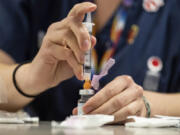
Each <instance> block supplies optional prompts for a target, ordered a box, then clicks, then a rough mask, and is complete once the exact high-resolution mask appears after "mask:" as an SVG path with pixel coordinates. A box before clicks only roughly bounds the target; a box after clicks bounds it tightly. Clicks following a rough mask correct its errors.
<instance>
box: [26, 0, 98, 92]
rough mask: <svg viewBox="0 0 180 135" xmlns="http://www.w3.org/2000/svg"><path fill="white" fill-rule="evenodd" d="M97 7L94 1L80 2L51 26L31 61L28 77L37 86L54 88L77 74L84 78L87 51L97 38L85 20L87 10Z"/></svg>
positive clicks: (42, 88)
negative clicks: (87, 27) (92, 34)
mask: <svg viewBox="0 0 180 135" xmlns="http://www.w3.org/2000/svg"><path fill="white" fill-rule="evenodd" d="M94 10H96V5H95V4H93V3H90V2H84V3H80V4H77V5H75V6H74V7H73V8H72V10H71V11H70V12H69V14H68V16H67V17H66V18H65V19H64V20H62V21H60V22H56V23H53V24H52V25H51V26H50V27H49V28H48V31H47V33H46V35H45V37H44V39H43V43H42V47H41V48H40V51H39V52H38V54H37V56H36V57H35V59H34V60H33V61H32V63H31V64H29V67H30V68H29V69H30V76H29V80H30V81H32V82H33V83H32V82H31V83H32V84H33V85H35V86H37V85H38V88H36V89H40V90H44V89H48V88H50V87H54V86H56V85H57V84H59V83H60V82H62V81H63V80H66V79H69V78H70V77H72V76H73V75H74V74H75V76H76V77H77V78H78V79H79V80H83V66H82V64H83V63H84V54H85V52H86V51H87V50H89V49H90V48H91V47H93V46H94V45H95V44H96V39H95V37H93V36H90V35H89V33H88V31H87V29H86V27H85V25H84V24H83V23H82V21H83V19H84V16H85V14H86V13H87V12H92V11H94ZM91 45H92V46H91Z"/></svg>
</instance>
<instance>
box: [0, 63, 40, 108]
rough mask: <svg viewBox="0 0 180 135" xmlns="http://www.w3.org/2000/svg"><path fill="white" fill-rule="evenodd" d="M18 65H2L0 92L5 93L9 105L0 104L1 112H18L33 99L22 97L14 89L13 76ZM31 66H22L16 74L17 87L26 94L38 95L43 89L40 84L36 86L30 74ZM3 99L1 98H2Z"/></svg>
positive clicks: (0, 65) (0, 66)
mask: <svg viewBox="0 0 180 135" xmlns="http://www.w3.org/2000/svg"><path fill="white" fill-rule="evenodd" d="M16 66H17V65H5V64H0V75H1V76H0V84H1V86H0V92H2V93H4V95H3V96H4V98H7V101H8V102H7V103H4V104H0V109H1V110H8V111H16V110H18V109H21V108H23V107H24V106H25V105H27V104H28V103H30V102H31V101H32V100H33V98H27V97H24V96H23V95H21V94H20V93H19V92H18V91H17V90H16V88H15V87H14V84H13V81H12V74H13V71H14V69H15V67H16ZM29 68H30V67H29V64H26V65H23V66H21V67H20V68H19V69H18V70H17V72H16V81H17V85H18V86H19V87H20V89H22V91H23V92H24V93H27V94H29V95H38V94H39V93H41V92H42V91H43V89H39V88H38V82H37V83H36V84H34V82H33V81H32V77H31V73H29V71H30V70H29ZM0 98H1V97H0Z"/></svg>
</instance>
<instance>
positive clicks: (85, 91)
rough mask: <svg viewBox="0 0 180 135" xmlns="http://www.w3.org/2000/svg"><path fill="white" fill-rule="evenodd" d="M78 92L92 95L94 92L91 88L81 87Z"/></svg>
mask: <svg viewBox="0 0 180 135" xmlns="http://www.w3.org/2000/svg"><path fill="white" fill-rule="evenodd" d="M79 94H80V95H93V94H94V90H92V89H88V90H87V89H81V90H80V91H79Z"/></svg>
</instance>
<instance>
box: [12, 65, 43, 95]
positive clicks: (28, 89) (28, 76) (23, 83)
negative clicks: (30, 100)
mask: <svg viewBox="0 0 180 135" xmlns="http://www.w3.org/2000/svg"><path fill="white" fill-rule="evenodd" d="M31 71H32V68H31V63H27V64H23V65H21V67H19V68H18V70H17V71H16V74H15V80H16V83H17V86H18V87H19V89H20V90H21V91H22V92H24V93H27V94H28V95H38V94H40V93H41V92H43V91H44V89H45V88H43V87H44V86H43V87H41V86H40V85H39V84H38V81H37V79H36V77H35V76H34V75H33V73H32V72H31Z"/></svg>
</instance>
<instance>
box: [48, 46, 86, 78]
mask: <svg viewBox="0 0 180 135" xmlns="http://www.w3.org/2000/svg"><path fill="white" fill-rule="evenodd" d="M45 54H48V56H52V58H56V59H57V60H66V61H67V62H68V64H69V66H70V67H71V68H72V69H73V72H74V74H75V75H76V77H77V78H78V79H79V80H83V74H82V72H83V67H82V65H81V64H79V63H78V62H77V60H76V58H75V56H74V54H73V52H72V51H71V50H70V49H69V48H66V47H65V46H59V45H57V44H52V43H51V45H50V46H48V48H47V49H46V53H45Z"/></svg>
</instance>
